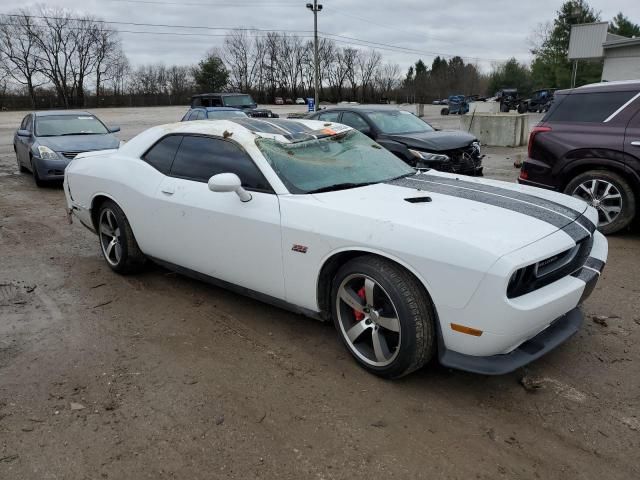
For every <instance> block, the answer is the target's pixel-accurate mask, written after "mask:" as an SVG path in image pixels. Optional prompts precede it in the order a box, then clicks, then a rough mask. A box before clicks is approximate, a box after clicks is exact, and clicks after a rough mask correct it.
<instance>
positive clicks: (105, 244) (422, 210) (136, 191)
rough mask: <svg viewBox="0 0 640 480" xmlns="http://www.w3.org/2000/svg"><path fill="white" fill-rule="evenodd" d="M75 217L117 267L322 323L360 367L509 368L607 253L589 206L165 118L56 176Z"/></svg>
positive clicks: (359, 153) (281, 134) (300, 138)
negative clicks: (213, 289) (150, 270)
mask: <svg viewBox="0 0 640 480" xmlns="http://www.w3.org/2000/svg"><path fill="white" fill-rule="evenodd" d="M64 191H65V195H66V201H67V207H68V211H69V213H70V214H72V217H71V218H73V217H76V218H77V219H79V221H80V222H82V224H84V225H85V226H86V227H88V228H90V229H91V230H92V231H94V232H96V233H97V236H98V239H99V243H100V248H101V250H102V255H103V256H104V259H105V260H106V262H107V263H108V264H109V266H110V267H111V268H112V269H113V270H115V271H116V272H119V273H130V272H133V271H135V270H137V269H138V268H139V267H140V266H141V265H143V264H144V263H145V261H147V260H148V259H151V260H152V261H154V262H157V263H159V264H161V265H164V266H166V267H168V268H170V269H173V270H175V271H177V272H180V273H183V274H186V275H191V276H194V277H196V278H198V279H202V280H205V281H209V282H212V283H215V284H218V285H222V286H225V287H227V288H231V289H235V290H238V291H240V292H241V293H243V294H246V295H250V296H253V297H256V298H259V299H261V300H264V301H267V302H270V303H273V304H276V305H279V306H282V307H285V308H288V309H291V310H294V311H296V312H299V313H303V314H305V315H309V316H311V317H316V318H320V319H326V320H328V319H332V320H333V322H334V323H335V326H336V329H337V331H338V332H339V335H340V336H341V338H342V340H343V342H344V344H345V345H346V348H347V349H348V350H349V352H350V353H351V354H352V355H353V357H354V358H355V359H356V361H357V362H358V363H359V364H360V365H362V366H363V367H364V368H365V369H367V370H368V371H370V372H372V373H375V374H377V375H381V376H384V377H391V378H395V377H400V376H402V375H405V374H407V373H409V372H411V371H413V370H416V369H417V368H420V367H421V366H422V365H424V364H425V363H426V362H427V361H428V360H429V359H430V358H432V357H433V356H437V357H438V359H439V361H440V362H441V363H442V364H444V365H446V366H449V367H454V368H459V369H462V370H467V371H472V372H478V373H482V374H502V373H506V372H509V371H512V370H514V369H516V368H518V367H521V366H523V365H525V364H527V363H528V362H530V361H532V360H534V359H536V358H539V357H540V356H541V355H544V354H545V353H547V352H548V351H550V350H551V349H553V348H555V347H556V346H558V345H559V344H561V343H562V342H564V341H565V340H567V339H568V338H569V337H570V336H571V335H573V334H574V333H575V332H576V331H577V330H578V329H579V328H580V326H581V324H582V319H583V316H582V313H581V311H580V309H579V305H580V304H581V302H583V301H584V299H585V298H586V297H587V296H588V295H589V294H590V293H591V292H592V290H593V288H594V286H595V284H596V282H597V280H598V278H599V276H600V273H601V272H602V269H603V267H604V264H605V261H606V259H607V242H606V240H605V238H604V236H602V235H601V234H600V233H599V232H597V231H596V228H595V224H596V223H597V220H598V214H597V212H596V210H595V209H593V208H591V207H589V206H587V204H586V203H584V202H582V201H580V200H578V199H575V198H572V197H568V196H565V195H561V194H557V193H554V192H549V191H546V190H539V189H535V188H531V187H524V186H519V185H517V184H510V183H504V182H498V181H490V180H483V179H475V178H467V177H460V176H456V175H452V174H446V173H439V172H435V171H424V170H423V171H416V170H414V169H413V168H411V167H409V166H408V165H406V164H405V163H404V162H402V161H401V160H399V159H398V158H396V157H395V156H393V155H392V154H391V153H389V152H388V151H386V150H385V149H383V148H382V147H381V146H380V145H378V144H376V143H375V142H374V141H372V140H371V139H369V138H368V137H366V136H364V135H362V134H361V133H359V132H357V131H355V130H353V129H351V128H349V127H345V126H344V125H340V124H335V123H323V122H318V121H304V120H295V121H294V120H271V119H270V120H269V121H266V120H259V119H252V118H246V119H239V120H233V121H230V120H220V121H195V122H185V123H177V124H172V125H163V126H158V127H154V128H151V129H149V130H147V131H145V132H143V133H142V134H140V135H138V136H137V137H135V138H134V139H132V140H131V141H129V142H128V143H126V144H125V145H123V146H122V147H120V148H119V149H118V150H110V151H104V152H93V153H86V154H81V155H79V156H78V157H77V158H76V159H75V160H73V161H72V162H71V163H70V164H69V166H68V167H67V169H66V171H65V182H64Z"/></svg>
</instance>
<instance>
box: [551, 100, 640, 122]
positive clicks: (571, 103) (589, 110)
mask: <svg viewBox="0 0 640 480" xmlns="http://www.w3.org/2000/svg"><path fill="white" fill-rule="evenodd" d="M636 93H637V92H600V93H574V94H572V95H562V96H560V95H556V98H555V100H554V102H553V106H552V107H551V110H549V113H548V114H547V115H546V116H545V118H544V119H543V121H549V122H581V123H601V122H604V121H605V120H606V119H607V118H608V117H609V116H610V115H611V114H612V113H614V112H615V111H616V110H618V108H620V107H621V106H622V105H624V104H625V103H626V102H628V101H629V100H631V98H632V97H633V96H634V95H636Z"/></svg>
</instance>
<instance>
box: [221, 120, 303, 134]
mask: <svg viewBox="0 0 640 480" xmlns="http://www.w3.org/2000/svg"><path fill="white" fill-rule="evenodd" d="M233 121H234V122H235V123H237V124H238V125H242V126H243V127H245V128H248V129H249V130H252V131H254V132H260V133H271V134H276V135H286V134H296V133H303V132H310V131H311V130H312V129H311V128H309V127H308V126H306V125H305V124H303V123H300V122H296V121H294V120H284V119H277V118H270V119H268V120H266V119H257V118H239V119H233Z"/></svg>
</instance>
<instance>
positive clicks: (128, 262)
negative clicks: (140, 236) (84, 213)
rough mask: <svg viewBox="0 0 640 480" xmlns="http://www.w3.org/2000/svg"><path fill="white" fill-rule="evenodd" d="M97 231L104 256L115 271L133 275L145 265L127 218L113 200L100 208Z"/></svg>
mask: <svg viewBox="0 0 640 480" xmlns="http://www.w3.org/2000/svg"><path fill="white" fill-rule="evenodd" d="M97 231H98V238H99V239H100V248H101V250H102V256H103V257H104V259H105V260H106V261H107V263H108V264H109V266H110V267H111V268H112V269H113V270H115V271H116V272H118V273H125V274H126V273H133V272H136V271H138V270H139V269H140V267H142V266H143V265H144V264H145V262H146V259H145V256H144V254H143V253H142V252H141V251H140V248H139V247H138V243H137V242H136V239H135V237H134V236H133V231H132V230H131V226H130V225H129V221H128V220H127V217H126V216H125V214H124V212H123V211H122V209H121V208H120V207H119V206H118V205H117V204H116V203H114V202H112V201H111V200H107V201H105V202H104V203H103V204H102V205H101V206H100V210H99V213H98V224H97Z"/></svg>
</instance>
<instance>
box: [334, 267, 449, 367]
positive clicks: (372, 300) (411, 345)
mask: <svg viewBox="0 0 640 480" xmlns="http://www.w3.org/2000/svg"><path fill="white" fill-rule="evenodd" d="M367 287H369V288H367ZM354 295H355V296H354ZM331 298H332V302H331V309H332V316H333V320H334V324H335V327H336V330H337V331H338V333H339V335H340V337H341V338H342V341H343V343H344V345H345V346H346V348H347V350H348V351H349V352H350V353H351V355H353V357H354V358H355V359H356V361H357V362H358V364H359V365H360V366H361V367H363V368H364V369H365V370H367V371H368V372H370V373H373V374H375V375H378V376H381V377H384V378H399V377H402V376H404V375H407V374H409V373H411V372H413V371H414V370H417V369H419V368H420V367H422V366H423V365H424V364H425V363H427V362H428V361H429V360H430V359H431V357H432V356H433V354H434V353H435V349H436V333H435V332H436V330H435V318H436V315H435V310H434V307H433V303H432V302H431V299H430V297H429V295H428V293H427V292H426V291H425V289H424V288H423V287H422V285H421V284H420V283H419V282H418V281H417V280H416V279H415V278H414V277H413V276H412V275H411V274H410V273H409V272H407V271H406V270H404V269H403V268H402V267H400V266H398V265H397V264H395V263H393V262H391V261H389V260H386V259H382V258H379V257H375V256H372V255H365V256H362V257H357V258H354V259H352V260H350V261H348V262H347V263H345V264H344V265H343V266H342V267H341V268H340V269H339V270H338V272H337V274H336V276H335V278H334V280H333V286H332V289H331ZM345 298H346V299H348V301H349V303H347V301H345V300H344V299H345ZM370 306H372V308H369V307H370ZM356 308H357V309H359V310H356ZM376 339H377V341H376ZM376 343H377V345H378V346H377V348H376Z"/></svg>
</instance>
